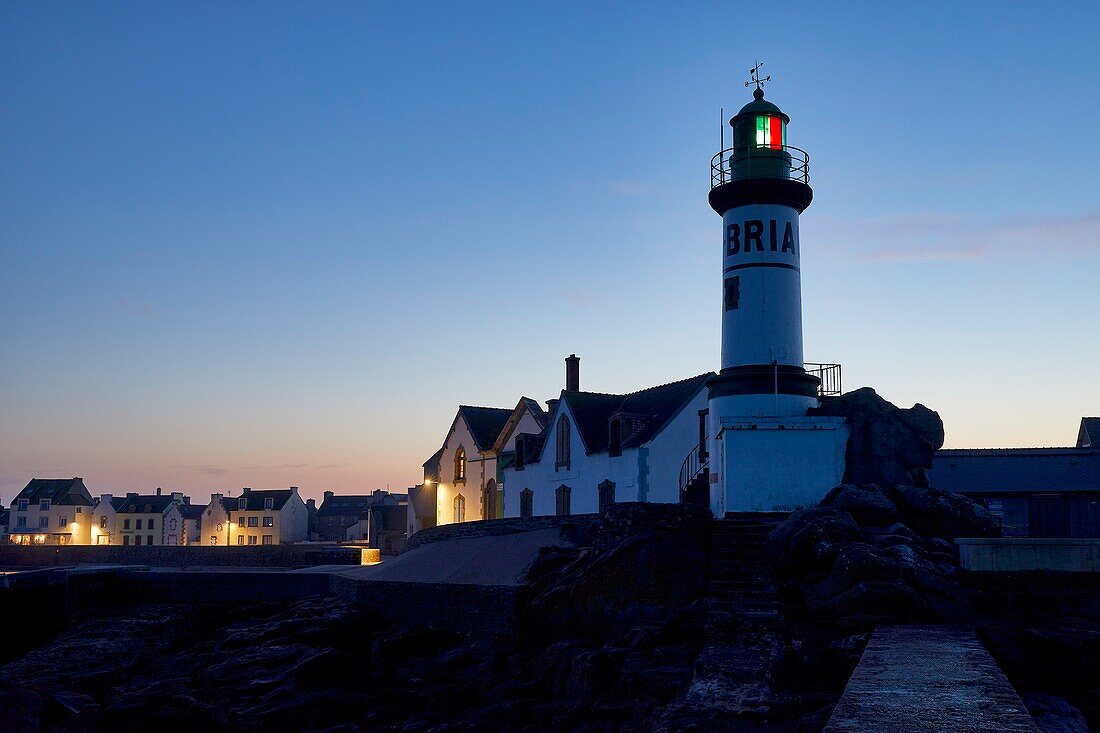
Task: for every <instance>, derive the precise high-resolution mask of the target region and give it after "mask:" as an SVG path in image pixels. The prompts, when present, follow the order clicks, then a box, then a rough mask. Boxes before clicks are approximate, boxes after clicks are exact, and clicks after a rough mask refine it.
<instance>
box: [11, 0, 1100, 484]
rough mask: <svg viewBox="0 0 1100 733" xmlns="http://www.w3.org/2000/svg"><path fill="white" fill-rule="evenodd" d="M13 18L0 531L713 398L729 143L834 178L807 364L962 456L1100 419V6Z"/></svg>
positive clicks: (198, 12)
mask: <svg viewBox="0 0 1100 733" xmlns="http://www.w3.org/2000/svg"><path fill="white" fill-rule="evenodd" d="M769 9H770V8H769V6H762V5H759V4H756V5H753V4H731V3H680V4H645V3H615V4H609V3H607V4H604V3H591V2H588V3H576V4H553V5H539V6H536V5H533V4H526V3H500V4H483V3H478V4H473V3H407V2H400V3H397V2H395V3H297V4H289V3H288V4H281V3H206V2H192V3H179V4H175V5H169V4H166V3H139V2H121V3H39V2H7V3H4V4H3V5H2V6H0V359H2V363H0V497H2V498H3V499H4V500H5V501H6V500H9V499H10V498H11V496H12V495H13V494H14V493H15V492H16V491H17V490H18V489H19V488H21V487H22V486H23V485H24V484H25V483H26V481H27V480H28V479H29V478H30V477H32V476H47V475H51V476H52V475H60V476H71V475H80V476H83V477H85V479H86V483H88V485H89V487H90V488H91V489H92V491H93V492H95V493H99V492H101V491H102V492H108V491H114V492H116V493H117V492H120V491H125V490H148V489H151V488H153V487H155V486H158V485H161V486H164V487H165V488H172V489H184V490H187V491H190V492H192V493H193V494H194V495H196V496H197V497H202V498H205V495H206V494H207V493H208V492H209V491H211V490H215V489H223V490H224V489H232V490H236V489H239V488H240V487H241V486H246V485H249V486H258V487H259V486H263V487H266V486H287V485H292V484H293V485H299V486H301V487H302V488H303V490H304V492H305V493H306V494H307V495H319V494H320V492H321V491H323V490H325V489H334V490H337V491H350V490H353V489H361V490H365V489H371V488H375V487H384V486H386V485H390V486H391V487H393V488H403V487H405V486H407V485H409V484H411V483H414V482H416V481H417V480H418V478H419V477H420V468H419V467H420V463H421V462H422V461H423V460H424V459H426V458H427V457H428V455H430V454H431V453H432V452H433V451H434V450H435V449H436V448H437V447H438V445H439V444H440V443H441V442H442V440H443V438H444V436H445V432H446V429H447V427H448V424H449V422H450V420H451V418H452V416H453V414H454V410H455V407H456V406H457V405H458V404H459V403H466V404H483V405H497V406H509V407H510V406H512V405H514V404H515V402H516V400H517V399H518V397H519V396H520V395H521V394H524V395H527V396H530V397H535V398H537V399H540V400H545V399H547V398H550V397H553V396H555V395H556V393H557V391H558V390H559V389H560V387H561V384H562V379H563V371H564V369H563V365H562V358H563V357H564V356H566V355H567V354H569V353H570V352H576V353H577V354H579V355H580V356H581V357H582V360H583V361H582V364H581V379H582V386H583V387H584V388H587V389H594V390H600V391H628V390H633V389H638V388H642V387H646V386H651V385H653V384H658V383H662V382H666V381H670V380H674V379H679V378H683V377H685V376H689V375H692V374H697V373H701V372H705V371H708V370H711V369H717V367H718V359H719V335H720V310H719V309H720V302H719V299H720V278H721V269H720V268H721V264H720V257H721V254H720V252H721V249H720V247H721V245H720V227H719V219H718V217H717V216H716V215H715V214H714V213H713V212H712V211H711V210H710V209H709V207H708V206H707V203H706V194H707V187H708V168H707V166H708V162H709V159H710V156H711V155H713V154H714V153H715V152H716V151H717V149H718V144H719V140H718V127H719V120H720V117H719V109H720V108H721V107H725V109H726V112H727V116H729V115H730V114H732V112H733V111H734V110H736V108H738V107H740V106H741V105H742V104H744V103H745V102H746V101H748V99H749V94H748V91H747V90H746V89H745V88H744V86H743V81H744V80H745V78H746V77H747V70H748V68H749V67H750V66H751V65H752V63H753V62H754V61H755V60H757V59H763V60H765V66H764V70H765V71H766V72H767V73H770V74H771V75H772V76H773V81H772V82H771V84H769V85H768V86H767V90H766V91H767V95H768V98H769V99H771V100H773V101H775V102H776V103H777V104H779V105H780V106H781V107H782V108H783V109H784V111H785V112H787V113H788V114H789V115H790V116H791V118H792V120H791V124H790V129H789V139H790V142H791V144H793V145H796V146H798V147H801V148H804V149H806V150H807V151H809V153H810V156H811V183H812V185H813V187H814V190H815V201H814V204H813V205H812V206H811V207H810V208H809V209H808V210H807V211H806V213H805V214H804V215H803V216H802V222H801V228H802V232H801V240H802V245H803V253H802V255H803V258H802V259H803V263H802V264H803V268H802V269H803V303H804V310H805V313H804V330H805V340H806V354H807V358H808V359H810V360H813V361H828V362H841V363H843V365H844V378H845V379H844V381H845V387H846V388H855V387H858V386H862V385H872V386H875V387H876V388H877V389H878V390H879V391H880V393H881V394H883V395H884V396H885V397H887V398H888V399H890V400H892V401H894V402H897V403H899V404H903V405H909V404H912V403H913V402H917V401H920V402H923V403H925V404H927V405H929V406H930V407H932V408H934V409H936V410H938V411H939V412H940V414H941V415H942V416H943V418H944V421H945V423H946V427H947V440H948V444H949V445H951V446H1002V445H1006V446H1012V445H1052V444H1053V445H1064V444H1068V443H1071V442H1072V441H1073V439H1074V437H1075V434H1076V427H1077V422H1078V420H1079V418H1080V417H1081V416H1082V415H1084V414H1097V413H1100V386H1098V381H1097V379H1096V369H1097V364H1100V338H1098V333H1097V326H1096V314H1097V305H1098V303H1100V295H1098V288H1097V283H1098V281H1100V201H1098V200H1097V190H1098V187H1097V164H1096V161H1097V160H1100V135H1097V130H1096V122H1095V121H1096V120H1097V119H1098V118H1100V109H1098V104H1100V102H1098V101H1097V96H1096V94H1095V88H1096V79H1097V72H1098V71H1100V50H1098V48H1097V45H1096V43H1095V39H1094V37H1093V36H1094V29H1095V28H1096V27H1098V25H1100V17H1098V16H1100V9H1098V6H1097V5H1096V4H1095V3H1079V4H1070V3H1065V4H1063V3H1052V4H1043V5H1037V4H1035V3H1028V4H1024V3H980V4H968V3H961V2H953V3H927V4H919V5H913V6H912V7H905V8H904V9H903V8H902V7H901V6H896V5H895V4H892V3H891V4H887V3H864V4H860V3H852V4H829V6H828V7H824V4H819V3H808V4H804V5H800V4H798V3H793V4H792V3H788V4H784V5H783V6H782V8H781V12H780V13H779V15H778V16H776V17H770V16H769V12H768V11H769Z"/></svg>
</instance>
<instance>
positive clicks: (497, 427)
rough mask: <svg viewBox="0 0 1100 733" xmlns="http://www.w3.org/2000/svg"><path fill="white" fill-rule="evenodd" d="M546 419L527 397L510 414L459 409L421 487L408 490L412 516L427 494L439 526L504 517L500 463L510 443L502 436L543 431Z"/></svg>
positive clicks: (427, 466)
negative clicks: (500, 456)
mask: <svg viewBox="0 0 1100 733" xmlns="http://www.w3.org/2000/svg"><path fill="white" fill-rule="evenodd" d="M546 419H547V416H546V412H545V411H544V410H543V409H542V407H541V406H540V405H539V403H538V402H536V401H535V400H532V399H529V398H527V397H521V398H520V400H519V402H518V403H517V404H516V406H515V407H513V408H511V409H509V408H506V407H473V406H470V405H462V406H460V407H459V408H458V412H457V413H456V414H455V418H454V420H453V421H452V422H451V427H450V429H449V430H448V431H447V437H446V438H445V439H444V441H443V447H442V448H440V450H439V451H438V452H437V453H436V454H435V455H433V456H432V458H430V459H429V460H428V462H427V463H425V464H424V484H423V487H422V488H420V487H418V489H416V490H412V491H410V496H409V501H410V506H413V509H412V510H410V511H415V509H416V506H419V503H418V501H417V500H418V498H420V494H421V493H422V492H423V491H424V489H428V490H429V491H430V492H433V493H434V495H435V501H434V506H435V524H451V523H453V522H469V521H474V520H478V519H495V518H498V517H502V516H504V502H505V499H504V496H503V494H502V493H501V491H500V479H501V476H500V473H499V465H498V461H497V458H498V456H499V455H500V453H501V451H502V450H505V449H508V448H510V447H511V446H512V441H511V440H510V439H508V438H507V437H503V438H502V436H504V435H505V433H507V434H508V435H515V434H520V433H527V432H535V433H537V432H541V431H542V430H543V429H544V428H545V426H546ZM429 496H430V494H429ZM412 525H413V526H411V527H410V529H412V530H413V531H416V530H417V529H422V528H423V527H424V526H430V523H428V522H424V521H420V522H419V523H418V522H416V521H415V520H414V522H413V523H412ZM417 525H419V526H417Z"/></svg>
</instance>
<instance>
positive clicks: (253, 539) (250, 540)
mask: <svg viewBox="0 0 1100 733" xmlns="http://www.w3.org/2000/svg"><path fill="white" fill-rule="evenodd" d="M248 544H250V545H254V544H256V535H254V534H250V535H249V536H248Z"/></svg>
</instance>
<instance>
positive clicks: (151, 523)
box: [149, 519, 153, 529]
mask: <svg viewBox="0 0 1100 733" xmlns="http://www.w3.org/2000/svg"><path fill="white" fill-rule="evenodd" d="M149 529H153V520H152V519H150V520H149Z"/></svg>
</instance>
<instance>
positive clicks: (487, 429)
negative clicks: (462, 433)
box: [458, 405, 512, 451]
mask: <svg viewBox="0 0 1100 733" xmlns="http://www.w3.org/2000/svg"><path fill="white" fill-rule="evenodd" d="M458 414H459V415H462V419H463V420H465V421H466V427H468V428H469V429H470V435H471V436H472V437H473V439H474V444H475V446H476V447H477V449H478V450H479V451H487V450H489V449H491V448H492V447H493V443H495V442H496V440H497V436H498V435H500V431H501V430H502V429H503V428H504V424H505V423H507V422H508V417H509V416H510V415H511V414H512V410H511V409H510V408H507V407H473V406H471V405H460V406H459V408H458Z"/></svg>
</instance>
